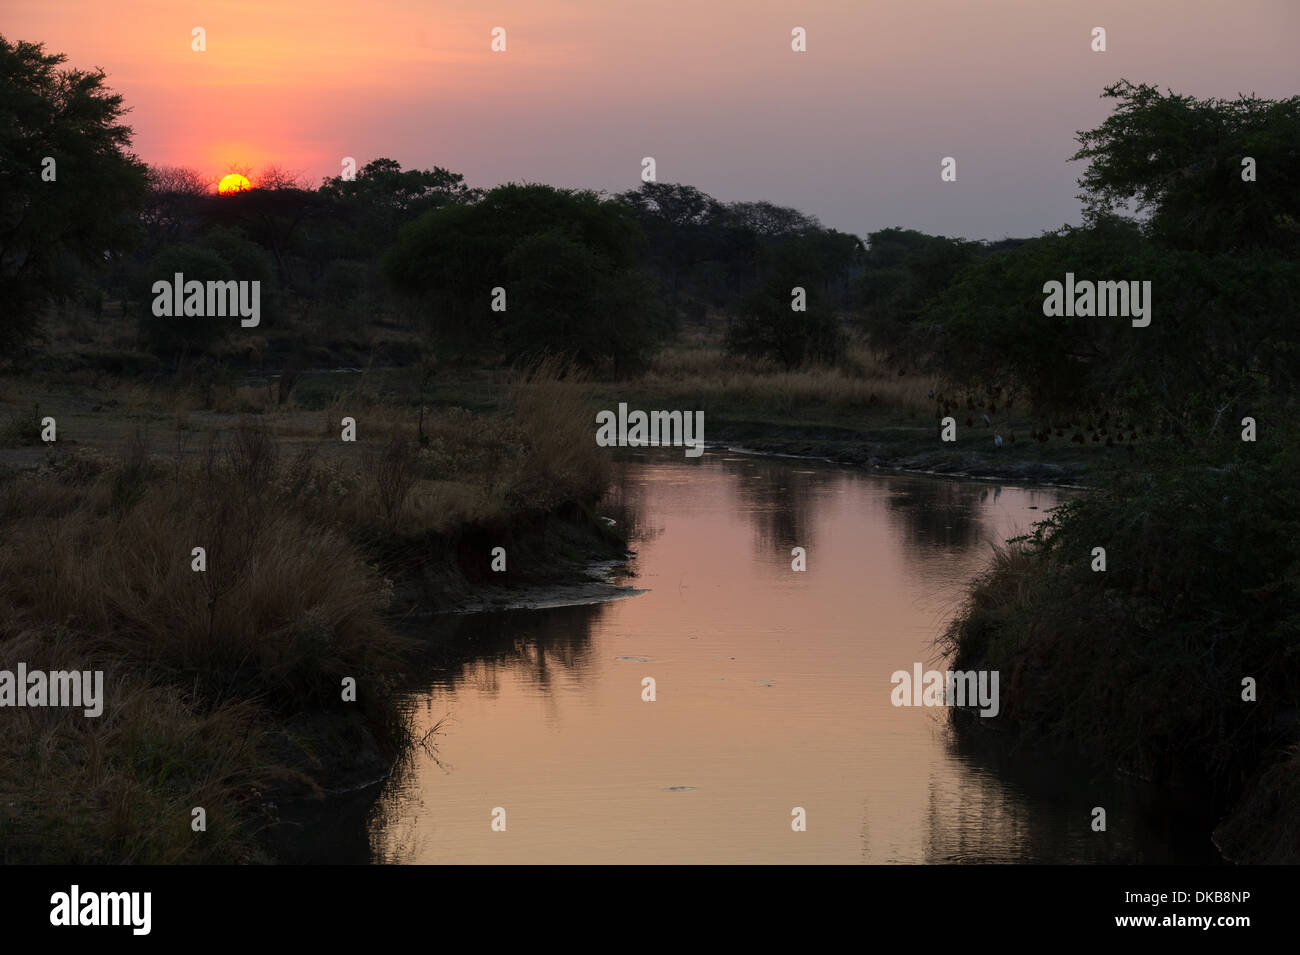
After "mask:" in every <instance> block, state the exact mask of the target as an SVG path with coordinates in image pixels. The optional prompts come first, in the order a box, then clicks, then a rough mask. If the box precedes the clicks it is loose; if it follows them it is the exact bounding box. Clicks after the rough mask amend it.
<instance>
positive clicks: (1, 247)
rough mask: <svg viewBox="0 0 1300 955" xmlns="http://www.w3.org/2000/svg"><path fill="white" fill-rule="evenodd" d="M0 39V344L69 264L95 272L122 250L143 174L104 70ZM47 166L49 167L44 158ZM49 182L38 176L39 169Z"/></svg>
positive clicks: (27, 327)
mask: <svg viewBox="0 0 1300 955" xmlns="http://www.w3.org/2000/svg"><path fill="white" fill-rule="evenodd" d="M66 61H67V57H66V56H65V55H64V54H61V53H46V52H45V48H44V45H43V44H40V43H28V42H22V41H20V42H18V43H16V44H14V43H10V42H9V41H8V40H6V39H5V38H4V37H3V36H0V344H4V345H11V344H13V343H15V342H18V341H21V340H22V339H23V338H24V337H25V336H26V335H27V334H29V333H30V331H31V329H32V327H33V325H34V322H35V318H36V314H37V312H38V310H39V308H40V307H41V306H42V304H44V302H46V301H48V299H49V297H50V296H51V294H53V293H54V292H55V291H56V290H57V288H58V276H59V275H60V273H61V272H64V271H66V269H65V265H66V262H67V261H68V260H70V259H71V260H74V261H76V262H78V263H82V264H85V265H88V266H99V265H102V264H103V263H104V261H105V260H106V259H109V258H112V257H114V256H117V255H119V254H120V253H121V252H122V251H123V250H125V249H127V248H129V247H130V245H131V243H132V242H133V240H134V239H135V237H136V223H135V221H134V216H133V213H134V212H135V210H136V209H137V208H138V207H139V205H140V202H141V201H142V199H143V197H144V193H145V188H146V182H147V177H146V168H145V165H144V163H142V162H140V160H139V159H137V158H136V157H135V156H134V155H132V154H131V153H130V152H129V149H130V145H131V129H130V127H128V126H124V125H122V124H121V123H120V122H119V120H120V118H121V116H122V114H123V113H124V112H125V109H124V107H123V106H122V97H121V96H120V95H117V94H114V93H111V92H110V91H109V90H108V88H107V87H106V86H105V85H104V80H105V74H104V73H103V71H102V70H95V71H84V70H76V69H60V68H59V67H60V65H61V64H63V63H64V62H66ZM49 159H52V160H53V161H54V165H53V166H50V165H49V163H48V162H47V160H49ZM47 169H50V170H52V171H53V178H52V179H51V180H48V181H47V179H46V178H44V177H43V173H44V172H45V170H47Z"/></svg>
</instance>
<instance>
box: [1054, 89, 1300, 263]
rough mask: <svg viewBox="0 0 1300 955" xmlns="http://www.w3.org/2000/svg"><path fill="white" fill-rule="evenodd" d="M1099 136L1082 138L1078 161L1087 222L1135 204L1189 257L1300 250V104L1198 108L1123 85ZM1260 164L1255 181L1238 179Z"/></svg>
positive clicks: (1216, 103) (1113, 95)
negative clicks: (1248, 165) (1084, 164)
mask: <svg viewBox="0 0 1300 955" xmlns="http://www.w3.org/2000/svg"><path fill="white" fill-rule="evenodd" d="M1102 97H1103V98H1108V99H1114V100H1117V101H1118V105H1117V106H1116V107H1115V112H1114V114H1113V115H1111V116H1110V117H1108V118H1107V119H1106V120H1105V122H1103V123H1102V124H1101V125H1100V126H1099V127H1097V128H1096V129H1092V130H1087V131H1084V132H1080V133H1079V134H1078V140H1079V143H1080V147H1081V148H1080V149H1079V151H1078V152H1077V153H1075V155H1074V156H1073V157H1071V158H1072V159H1074V160H1088V162H1089V165H1088V168H1087V170H1086V171H1085V172H1084V174H1083V176H1082V177H1081V178H1080V179H1079V185H1080V186H1082V187H1083V189H1084V195H1083V196H1081V197H1080V198H1081V199H1083V200H1084V203H1085V207H1086V209H1087V210H1088V212H1089V214H1090V215H1096V214H1099V213H1114V212H1122V211H1124V210H1125V209H1127V207H1128V206H1129V205H1130V204H1131V203H1132V204H1135V205H1136V211H1137V212H1139V213H1142V214H1146V215H1149V217H1150V219H1149V227H1150V230H1151V233H1152V235H1153V236H1154V237H1156V238H1157V239H1159V240H1160V241H1162V242H1164V243H1166V244H1168V245H1171V246H1175V247H1177V248H1184V249H1200V250H1202V251H1205V252H1211V253H1214V252H1232V251H1235V250H1241V249H1258V248H1273V249H1279V250H1280V249H1287V250H1290V251H1292V252H1295V251H1297V250H1300V181H1298V180H1297V177H1296V176H1295V175H1294V171H1295V170H1296V169H1297V168H1300V96H1292V97H1290V98H1289V99H1285V100H1278V101H1269V100H1261V99H1259V98H1257V97H1255V96H1239V97H1238V98H1237V99H1235V100H1223V99H1204V100H1201V99H1196V98H1194V97H1191V96H1180V95H1176V94H1175V93H1174V92H1173V91H1172V90H1171V91H1168V92H1167V93H1161V92H1160V91H1159V90H1158V89H1157V88H1156V87H1154V86H1148V85H1147V84H1141V85H1134V84H1133V83H1130V82H1128V81H1127V80H1120V81H1119V82H1118V83H1113V84H1111V85H1110V86H1107V87H1106V88H1105V91H1104V92H1103V93H1102ZM1247 157H1249V158H1251V159H1253V160H1254V161H1255V167H1256V175H1257V177H1258V181H1255V182H1246V181H1243V179H1242V170H1243V166H1242V161H1243V159H1245V158H1247Z"/></svg>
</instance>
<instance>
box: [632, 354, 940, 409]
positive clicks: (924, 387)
mask: <svg viewBox="0 0 1300 955" xmlns="http://www.w3.org/2000/svg"><path fill="white" fill-rule="evenodd" d="M640 384H641V386H642V387H643V388H644V389H645V390H647V391H650V392H652V393H654V394H657V395H664V396H672V397H676V396H680V397H684V398H698V399H709V398H727V399H732V400H736V401H741V402H745V403H747V404H761V405H764V406H774V407H776V408H777V409H789V408H792V407H795V406H798V405H807V404H829V405H833V406H840V407H844V408H863V407H868V406H871V405H876V404H884V405H889V406H897V407H903V408H912V409H917V410H921V411H930V410H933V407H934V400H933V399H932V398H930V397H929V394H930V392H931V391H933V390H934V389H935V388H937V386H938V385H937V380H936V379H935V378H932V377H930V376H924V375H903V376H900V375H899V373H898V369H897V368H895V367H892V366H889V365H888V364H886V363H885V362H884V361H883V360H882V359H881V358H880V357H879V356H877V355H875V354H873V353H872V352H870V351H868V350H866V349H864V348H861V347H854V348H851V349H850V350H849V353H848V355H847V356H846V358H845V360H844V361H842V362H841V363H840V364H839V365H837V366H835V367H808V368H801V369H796V370H794V371H785V370H783V369H782V368H781V367H780V366H778V365H776V364H774V363H772V362H766V361H757V360H753V359H743V358H735V357H731V356H728V355H727V354H726V352H725V351H723V349H722V348H721V347H719V346H717V345H699V346H695V347H683V346H675V347H670V348H666V349H664V350H663V351H662V352H660V353H659V354H658V355H657V356H656V357H655V359H654V360H653V361H652V363H651V365H650V368H649V370H648V371H647V372H646V373H645V375H644V376H643V378H642V379H641V381H640Z"/></svg>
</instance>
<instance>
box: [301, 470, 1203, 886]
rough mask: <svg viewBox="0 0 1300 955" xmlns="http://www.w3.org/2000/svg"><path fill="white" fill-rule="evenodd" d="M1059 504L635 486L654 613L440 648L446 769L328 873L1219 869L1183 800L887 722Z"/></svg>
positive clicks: (442, 763) (455, 631) (568, 620)
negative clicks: (900, 683) (778, 866)
mask: <svg viewBox="0 0 1300 955" xmlns="http://www.w3.org/2000/svg"><path fill="white" fill-rule="evenodd" d="M1064 493H1068V492H1062V491H1058V490H1052V489H1034V488H1025V487H1014V486H999V485H997V484H993V483H988V482H975V481H960V480H951V479H945V478H935V477H927V476H919V475H903V474H881V473H873V472H867V471H861V470H850V469H842V468H837V467H832V466H820V465H814V464H809V463H807V462H802V461H791V460H774V459H768V458H759V457H752V456H745V455H738V454H729V453H709V454H706V455H704V456H703V457H702V458H699V459H694V460H690V459H683V458H679V457H676V455H675V454H671V453H669V452H666V451H665V452H663V453H658V454H655V455H654V456H649V455H647V456H645V457H642V458H639V459H636V460H633V461H629V462H623V463H621V464H620V465H619V470H618V475H617V481H616V486H615V488H614V491H613V493H612V499H613V501H614V503H615V505H616V510H615V512H616V513H617V514H618V515H619V517H620V519H621V520H623V521H625V522H626V523H628V524H629V525H630V526H629V531H630V534H631V546H632V548H633V549H634V550H635V558H634V559H633V560H632V561H631V563H630V570H631V572H632V575H631V577H630V578H629V579H628V580H626V581H625V583H626V584H627V585H628V586H630V587H634V588H637V589H638V590H639V591H641V592H639V593H637V594H636V595H635V596H630V597H627V598H625V599H620V600H614V601H610V602H606V603H600V604H592V605H585V606H571V607H559V608H551V609H543V610H515V611H504V612H493V613H484V614H474V615H464V616H461V617H458V618H456V619H454V620H451V621H448V620H445V619H444V620H442V621H439V622H437V623H435V624H431V625H430V627H431V630H432V631H433V632H434V634H435V638H434V639H435V643H437V642H441V644H443V645H454V646H455V647H457V648H461V649H458V650H456V651H455V653H454V659H452V660H451V661H446V660H444V661H443V663H442V664H441V665H440V666H437V667H431V670H432V672H431V673H430V674H429V675H428V677H427V678H426V679H424V680H423V681H422V683H421V685H420V687H419V688H418V690H417V691H416V692H414V693H412V695H411V697H410V699H409V705H410V709H411V712H412V715H413V719H414V722H415V726H416V733H417V736H424V735H425V734H426V733H429V734H430V735H429V736H428V739H427V740H426V745H424V746H422V747H419V748H417V749H416V750H415V751H413V753H412V754H411V756H410V758H409V759H408V760H406V761H405V763H404V764H403V765H402V767H401V768H400V769H399V771H398V772H396V773H395V774H394V775H393V776H392V777H390V778H389V779H388V780H387V781H386V782H385V783H384V784H383V785H382V787H380V791H379V792H378V795H377V797H376V796H374V794H373V793H372V794H371V795H370V796H367V797H366V798H365V799H364V801H363V803H361V804H360V805H361V806H362V808H361V809H360V810H358V811H359V812H360V815H359V816H358V819H359V820H360V821H359V822H358V825H357V831H358V834H357V835H356V837H355V838H352V839H351V840H350V841H348V842H347V845H346V847H344V848H340V847H338V846H335V847H333V848H331V849H330V850H329V851H328V852H325V853H324V854H323V857H324V858H327V859H331V860H334V861H339V860H340V859H351V860H353V861H365V860H366V859H368V860H369V861H375V862H399V863H470V862H475V863H479V862H481V863H533V862H539V863H540V862H553V863H579V862H588V863H674V862H678V863H863V862H865V863H919V862H939V863H945V862H1050V863H1058V862H1151V863H1158V862H1213V861H1215V860H1216V856H1215V855H1214V853H1213V851H1212V850H1211V849H1210V847H1209V844H1208V841H1207V840H1206V839H1205V836H1204V830H1203V828H1200V827H1199V826H1198V825H1197V824H1195V823H1194V822H1191V821H1189V820H1187V819H1185V818H1183V817H1182V816H1181V815H1180V814H1179V813H1178V812H1177V811H1176V810H1175V809H1174V808H1173V807H1175V806H1176V805H1177V800H1176V799H1172V800H1171V798H1170V797H1169V794H1168V793H1162V792H1158V791H1154V790H1153V788H1151V787H1147V786H1146V785H1145V784H1142V783H1140V782H1138V781H1125V780H1116V779H1114V778H1112V777H1111V776H1110V774H1107V773H1103V772H1098V771H1097V770H1096V769H1095V768H1092V767H1086V766H1081V765H1075V764H1072V763H1070V762H1069V761H1065V760H1062V759H1060V758H1057V757H1054V756H1051V755H1048V754H1044V753H1039V752H1025V751H1021V750H1019V749H1017V748H1016V747H1014V746H1011V745H1009V744H1007V743H1006V742H1004V740H1003V739H1002V738H1001V736H1002V734H997V733H992V732H990V731H988V730H980V731H977V732H974V733H961V734H957V733H954V731H953V730H952V729H951V728H950V726H949V724H948V721H947V714H946V711H945V710H944V709H943V708H941V707H924V706H910V707H901V706H895V705H894V704H893V703H892V702H891V692H892V691H893V689H894V687H893V685H892V684H891V682H890V677H891V675H892V674H893V673H894V672H895V671H899V670H904V671H909V672H911V671H912V670H913V667H914V665H916V664H921V665H922V666H923V668H924V669H940V670H942V669H945V668H946V664H945V661H943V660H942V659H940V657H939V656H938V653H937V650H936V648H935V645H934V641H935V638H936V637H937V636H938V635H939V634H940V632H941V631H942V630H943V628H944V625H945V623H946V622H947V621H948V620H949V619H951V617H952V616H953V614H954V613H956V611H957V609H958V608H959V606H960V601H961V598H962V596H963V593H964V589H965V587H966V586H967V584H968V582H969V581H970V580H971V578H972V577H973V576H974V575H975V574H977V573H978V572H979V571H980V570H981V568H982V567H983V566H984V564H985V563H986V561H987V559H988V557H989V554H990V545H991V544H993V543H997V542H1001V541H1003V540H1005V539H1006V538H1008V537H1011V536H1014V535H1016V534H1019V533H1024V532H1026V531H1028V530H1029V529H1030V528H1031V526H1032V524H1033V522H1034V521H1036V520H1040V519H1042V517H1043V516H1044V515H1045V512H1046V511H1047V510H1048V509H1049V508H1050V507H1052V506H1053V505H1055V504H1056V503H1058V502H1059V501H1060V500H1061V499H1062V495H1063V494H1064ZM795 547H802V548H804V549H805V552H806V570H804V571H802V572H799V571H795V570H793V569H792V566H791V562H792V560H793V558H792V555H791V551H792V548H795ZM646 677H650V678H653V680H654V691H655V699H654V701H653V702H649V701H646V700H645V699H643V693H644V692H645V691H644V689H643V679H644V678H646ZM1008 678H1009V674H1003V675H1002V686H1003V687H1005V685H1006V682H1007V681H1008ZM435 727H436V729H435ZM431 730H432V732H430V731H431ZM1097 806H1100V807H1104V808H1105V809H1106V812H1107V830H1106V831H1105V832H1094V831H1093V829H1092V826H1091V823H1092V819H1093V816H1092V810H1093V808H1094V807H1097ZM796 809H802V810H803V818H804V820H805V824H806V828H805V829H804V830H803V831H795V830H794V828H792V821H794V820H795V818H796V813H795V811H796ZM502 811H503V812H502ZM494 814H495V815H494ZM494 818H495V819H496V820H497V828H496V829H494V828H493V822H494ZM502 818H503V824H504V831H499V829H500V826H501V825H502ZM360 856H364V857H365V859H360V858H358V857H360Z"/></svg>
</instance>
